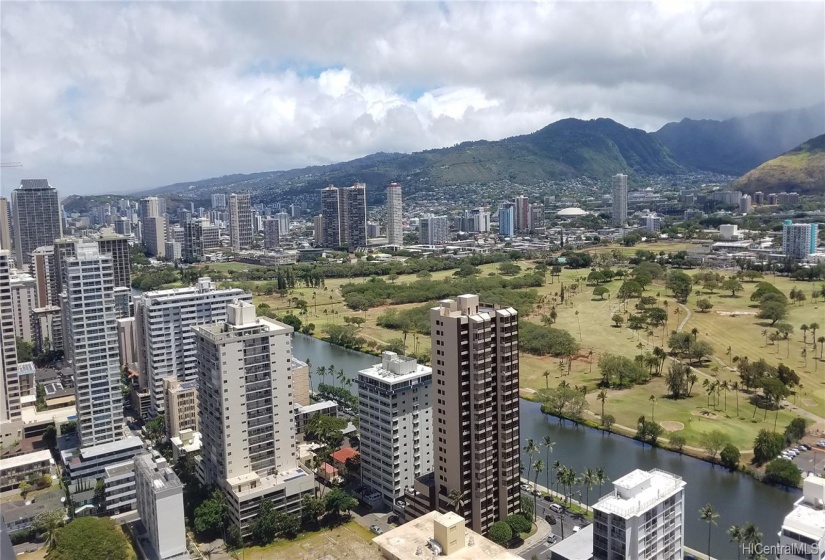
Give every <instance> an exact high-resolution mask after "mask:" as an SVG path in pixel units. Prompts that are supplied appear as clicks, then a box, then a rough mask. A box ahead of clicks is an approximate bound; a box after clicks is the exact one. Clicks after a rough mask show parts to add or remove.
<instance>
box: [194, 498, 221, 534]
mask: <svg viewBox="0 0 825 560" xmlns="http://www.w3.org/2000/svg"><path fill="white" fill-rule="evenodd" d="M225 517H226V508H225V506H224V503H223V496H222V495H221V491H220V490H217V489H216V490H214V491H213V492H212V495H211V496H210V497H209V499H208V500H206V501H205V502H203V503H202V504H201V505H199V506H198V507H197V508H196V509H195V532H196V533H198V535H201V536H203V537H205V538H208V537H213V536H215V535H217V534H219V533H220V532H221V529H222V528H223V524H224V519H225Z"/></svg>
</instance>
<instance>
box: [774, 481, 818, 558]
mask: <svg viewBox="0 0 825 560" xmlns="http://www.w3.org/2000/svg"><path fill="white" fill-rule="evenodd" d="M823 504H825V478H820V477H818V476H816V475H813V474H811V475H808V477H807V478H805V480H803V481H802V497H800V498H799V499H798V500H797V501H796V502H795V503H794V508H793V510H792V511H791V512H790V513H789V514H788V515H786V516H785V520H784V521H783V523H782V530H781V531H780V532H779V549H778V554H777V557H778V559H779V560H799V559H803V558H804V559H808V558H811V559H813V558H822V557H823V553H825V507H823Z"/></svg>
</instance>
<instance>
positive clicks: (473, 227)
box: [462, 208, 490, 233]
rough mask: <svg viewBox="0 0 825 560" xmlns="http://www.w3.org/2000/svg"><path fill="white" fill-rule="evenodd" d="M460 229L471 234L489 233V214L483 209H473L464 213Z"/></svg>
mask: <svg viewBox="0 0 825 560" xmlns="http://www.w3.org/2000/svg"><path fill="white" fill-rule="evenodd" d="M464 223H465V224H466V225H465V226H464V227H463V228H462V229H464V230H465V231H468V232H471V233H488V232H489V231H490V212H489V211H487V210H485V209H484V208H474V209H472V210H467V211H465V212H464Z"/></svg>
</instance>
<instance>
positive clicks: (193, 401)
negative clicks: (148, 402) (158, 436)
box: [163, 377, 198, 438]
mask: <svg viewBox="0 0 825 560" xmlns="http://www.w3.org/2000/svg"><path fill="white" fill-rule="evenodd" d="M163 394H164V398H165V400H166V403H165V404H166V435H167V436H168V437H170V438H173V437H178V436H179V435H180V432H181V430H192V431H193V432H197V431H198V381H197V379H194V380H192V381H178V379H177V378H174V377H167V378H166V379H164V380H163Z"/></svg>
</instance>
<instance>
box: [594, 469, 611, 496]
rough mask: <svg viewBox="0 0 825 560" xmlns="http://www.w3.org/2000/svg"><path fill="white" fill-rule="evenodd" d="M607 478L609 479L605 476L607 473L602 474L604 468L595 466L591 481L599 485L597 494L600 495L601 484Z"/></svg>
mask: <svg viewBox="0 0 825 560" xmlns="http://www.w3.org/2000/svg"><path fill="white" fill-rule="evenodd" d="M608 480H609V479H608V478H607V475H606V474H604V468H602V467H599V468H597V469H596V474H595V478H594V480H593V482H594V483H595V484H598V485H599V496H601V495H602V484H604V483H605V482H607V481H608Z"/></svg>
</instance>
